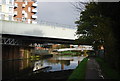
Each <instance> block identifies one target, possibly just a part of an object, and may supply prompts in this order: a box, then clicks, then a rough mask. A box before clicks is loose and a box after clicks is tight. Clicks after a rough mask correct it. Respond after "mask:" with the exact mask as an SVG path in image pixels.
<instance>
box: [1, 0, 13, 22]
mask: <svg viewBox="0 0 120 81" xmlns="http://www.w3.org/2000/svg"><path fill="white" fill-rule="evenodd" d="M13 15H14V0H2V1H1V2H0V19H1V20H10V21H13V20H14V19H13Z"/></svg>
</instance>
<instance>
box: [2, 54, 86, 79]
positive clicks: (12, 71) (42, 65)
mask: <svg viewBox="0 0 120 81" xmlns="http://www.w3.org/2000/svg"><path fill="white" fill-rule="evenodd" d="M83 58H84V57H77V56H72V57H71V56H69V57H66V56H53V57H52V58H46V59H41V60H37V61H36V60H28V59H26V60H17V61H7V62H3V65H2V67H3V70H2V71H3V72H2V73H3V79H12V78H15V77H21V76H24V75H27V74H30V73H39V72H41V71H43V72H49V71H60V70H68V69H75V68H76V67H77V65H78V64H79V63H80V61H81V60H82V59H83Z"/></svg>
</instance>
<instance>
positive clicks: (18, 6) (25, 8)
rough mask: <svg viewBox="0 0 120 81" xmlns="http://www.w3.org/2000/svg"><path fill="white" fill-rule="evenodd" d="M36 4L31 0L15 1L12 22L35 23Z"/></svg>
mask: <svg viewBox="0 0 120 81" xmlns="http://www.w3.org/2000/svg"><path fill="white" fill-rule="evenodd" d="M36 7H37V3H36V2H35V1H32V0H15V5H14V20H15V21H20V22H26V23H34V24H35V23H37V22H36V21H35V20H36V19H37V15H36V13H37V9H36Z"/></svg>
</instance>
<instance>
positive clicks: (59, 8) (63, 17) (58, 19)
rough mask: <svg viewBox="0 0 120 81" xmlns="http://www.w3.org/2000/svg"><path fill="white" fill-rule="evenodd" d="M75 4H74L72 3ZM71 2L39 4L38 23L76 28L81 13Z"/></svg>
mask: <svg viewBox="0 0 120 81" xmlns="http://www.w3.org/2000/svg"><path fill="white" fill-rule="evenodd" d="M72 4H73V3H72ZM72 4H71V3H70V2H38V7H37V9H38V13H37V16H38V19H37V20H38V22H41V21H44V22H48V23H52V24H55V23H58V24H64V25H70V26H75V24H74V22H75V21H76V20H78V18H79V12H77V11H76V9H75V7H74V6H73V5H72Z"/></svg>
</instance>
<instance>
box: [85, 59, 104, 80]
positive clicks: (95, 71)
mask: <svg viewBox="0 0 120 81" xmlns="http://www.w3.org/2000/svg"><path fill="white" fill-rule="evenodd" d="M85 79H86V80H87V79H104V77H103V76H102V74H101V70H100V67H99V64H98V63H97V62H96V61H95V59H94V57H89V58H88V63H87V68H86V77H85Z"/></svg>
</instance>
